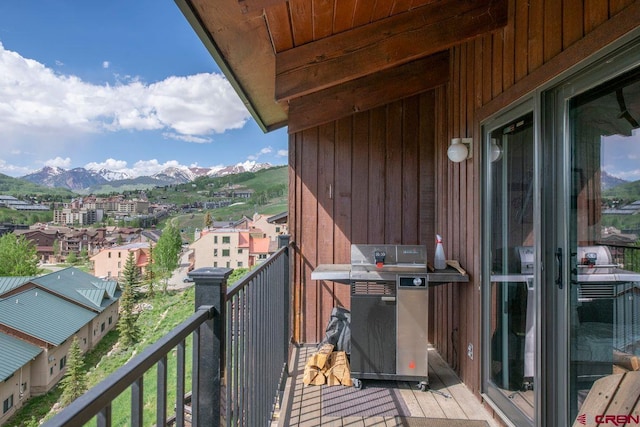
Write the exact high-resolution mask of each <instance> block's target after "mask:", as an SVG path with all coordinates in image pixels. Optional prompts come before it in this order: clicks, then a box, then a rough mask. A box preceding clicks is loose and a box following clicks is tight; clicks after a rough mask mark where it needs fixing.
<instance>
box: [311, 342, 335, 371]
mask: <svg viewBox="0 0 640 427" xmlns="http://www.w3.org/2000/svg"><path fill="white" fill-rule="evenodd" d="M332 352H333V344H323V345H322V347H320V350H318V351H317V352H315V353H313V354H312V355H311V357H309V360H308V361H307V364H308V365H311V366H315V367H317V368H319V369H322V368H324V367H325V365H326V364H327V361H328V360H329V356H331V353H332Z"/></svg>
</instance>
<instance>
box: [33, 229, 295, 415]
mask: <svg viewBox="0 0 640 427" xmlns="http://www.w3.org/2000/svg"><path fill="white" fill-rule="evenodd" d="M279 244H280V249H279V250H278V251H277V252H276V253H275V254H273V255H272V256H271V257H269V258H268V259H267V260H266V261H265V262H264V263H263V264H262V265H260V266H259V267H258V268H256V269H255V270H254V271H251V272H249V273H248V274H247V275H246V276H244V277H243V278H241V279H240V280H238V281H237V282H236V283H235V284H234V285H233V287H231V288H229V289H228V290H227V279H228V277H229V275H230V274H231V272H232V271H233V270H231V269H228V268H201V269H197V270H194V271H192V272H191V273H190V274H189V276H190V277H192V278H193V279H194V282H195V290H196V292H195V307H196V312H195V314H193V315H192V316H191V317H190V318H189V319H187V320H185V321H184V322H182V323H181V324H180V325H179V326H177V327H176V328H175V329H173V330H172V331H171V332H169V333H168V334H167V335H166V336H165V337H163V338H162V339H160V340H159V341H158V342H156V343H154V344H152V345H151V346H149V347H147V348H146V349H145V350H144V351H143V352H142V353H140V354H139V355H138V356H136V357H135V358H133V359H132V360H131V361H129V362H127V363H126V364H125V365H124V366H122V367H121V368H120V369H118V370H117V371H116V372H114V373H113V374H111V375H110V376H109V377H107V378H106V379H105V380H104V381H102V382H101V383H100V384H98V385H97V386H95V387H93V388H92V389H91V390H89V391H87V392H86V393H85V394H84V395H82V396H81V397H79V398H78V399H76V400H75V401H74V402H72V403H71V404H70V405H69V406H67V407H66V408H65V409H63V410H62V411H61V412H60V413H58V414H57V415H56V416H55V417H53V418H51V419H50V420H48V421H47V422H45V423H44V426H46V427H54V426H55V427H60V426H81V425H84V424H85V423H87V422H89V421H90V420H91V419H92V418H94V417H96V422H97V426H98V427H109V426H111V423H112V419H111V405H112V402H113V401H114V400H115V399H116V398H117V397H118V396H119V395H120V394H121V393H122V392H123V391H125V390H126V389H127V388H129V387H130V388H131V418H130V425H131V426H142V425H149V424H150V423H149V422H148V421H145V422H143V405H144V400H143V390H144V384H143V376H144V374H145V373H146V372H147V371H149V370H150V369H152V368H153V367H154V366H156V369H157V396H156V404H157V405H156V408H157V409H156V417H155V418H156V419H155V425H156V426H164V425H167V420H168V419H169V418H170V419H171V420H172V424H173V425H176V426H178V427H182V426H184V425H185V414H191V420H190V425H192V426H196V427H197V426H207V427H209V426H211V427H214V426H219V425H223V424H224V425H228V426H259V425H264V426H267V425H269V422H270V419H271V418H272V415H273V411H274V409H275V407H276V403H277V401H278V399H279V398H280V397H281V394H282V392H283V388H284V380H285V379H286V375H287V371H288V369H287V356H288V346H289V337H290V332H289V298H290V293H289V285H290V281H289V249H288V246H289V240H288V236H280V239H279ZM190 335H193V350H192V351H193V363H192V372H191V378H192V380H191V381H192V383H191V390H190V391H191V405H190V406H186V405H185V396H186V395H189V390H188V389H187V386H186V384H185V377H186V372H185V371H186V369H185V366H186V364H185V360H186V359H185V348H186V346H185V343H186V339H187V338H188V337H189V336H190ZM174 349H175V351H176V353H177V358H176V363H177V369H176V372H177V374H176V379H175V383H174V382H173V381H169V379H168V378H167V356H168V354H169V353H170V352H172V351H174ZM170 382H171V384H172V386H175V388H176V396H177V398H176V402H175V404H174V405H175V406H174V408H175V410H174V409H173V408H172V409H171V410H169V409H168V406H169V403H168V402H167V387H168V384H169V383H170ZM173 384H174V385H173ZM172 405H173V404H172ZM169 412H170V417H169V418H168V413H169ZM174 412H175V413H174Z"/></svg>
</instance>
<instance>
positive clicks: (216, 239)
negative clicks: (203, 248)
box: [213, 236, 218, 245]
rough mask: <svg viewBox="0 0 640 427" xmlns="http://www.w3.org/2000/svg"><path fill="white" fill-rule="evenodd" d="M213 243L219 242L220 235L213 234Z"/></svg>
mask: <svg viewBox="0 0 640 427" xmlns="http://www.w3.org/2000/svg"><path fill="white" fill-rule="evenodd" d="M213 243H214V244H216V245H217V244H218V236H213Z"/></svg>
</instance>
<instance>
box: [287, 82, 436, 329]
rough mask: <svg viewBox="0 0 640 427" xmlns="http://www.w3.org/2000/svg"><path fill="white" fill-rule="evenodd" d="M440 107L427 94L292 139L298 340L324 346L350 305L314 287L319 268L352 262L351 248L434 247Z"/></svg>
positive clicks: (339, 290) (341, 290) (337, 291)
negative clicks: (334, 316)
mask: <svg viewBox="0 0 640 427" xmlns="http://www.w3.org/2000/svg"><path fill="white" fill-rule="evenodd" d="M435 101H436V98H435V96H434V92H427V93H425V94H423V95H419V96H415V97H411V98H407V99H406V100H404V101H399V102H394V103H392V104H389V105H386V106H384V107H380V108H376V109H373V110H369V111H366V112H362V113H358V114H355V115H353V116H351V117H349V118H346V119H341V120H339V121H336V122H332V123H330V124H326V125H322V126H318V127H315V128H311V129H308V130H305V131H302V132H298V133H295V134H292V135H290V138H289V144H290V153H294V154H290V161H291V162H293V163H292V165H291V166H292V167H293V168H294V169H295V174H296V176H299V177H300V179H299V180H298V179H297V178H296V179H292V180H291V182H292V187H291V188H290V197H291V200H292V202H291V209H292V212H296V215H295V216H294V221H295V224H294V225H293V227H292V230H294V231H293V232H294V246H295V249H296V251H295V253H296V255H297V256H296V257H295V259H294V263H295V265H294V271H295V272H296V273H295V274H296V277H297V280H296V282H295V283H296V286H297V287H298V289H297V290H296V295H298V297H297V298H299V305H298V307H300V308H301V311H300V313H298V315H296V319H297V321H298V322H299V324H298V325H297V326H296V329H295V330H296V331H297V332H298V335H297V336H295V339H296V340H298V341H300V342H318V341H320V340H322V338H323V337H324V331H325V328H326V326H327V322H328V320H329V315H330V312H331V309H332V308H333V307H334V306H343V307H347V308H348V307H349V305H350V302H349V287H348V286H346V285H342V284H334V283H332V282H324V281H322V282H317V281H312V280H311V277H310V276H311V271H312V270H313V268H314V267H315V266H317V265H318V264H320V263H349V260H350V248H351V244H352V243H398V244H426V245H428V247H431V246H433V242H434V233H435V231H434V225H435V203H434V194H433V193H434V189H435V182H436V179H435V175H436V173H435V151H436V150H435V149H434V141H435V140H436V137H435V134H436V130H437V129H438V127H437V126H436V123H435V116H436V107H435ZM442 116H443V114H440V117H442ZM298 212H300V215H298V214H297V213H298Z"/></svg>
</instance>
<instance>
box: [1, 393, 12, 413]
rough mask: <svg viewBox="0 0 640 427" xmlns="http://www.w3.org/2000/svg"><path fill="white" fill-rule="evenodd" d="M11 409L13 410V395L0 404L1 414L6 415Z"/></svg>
mask: <svg viewBox="0 0 640 427" xmlns="http://www.w3.org/2000/svg"><path fill="white" fill-rule="evenodd" d="M11 408H13V394H12V395H11V396H9V397H7V398H6V399H5V400H4V402H2V413H3V414H6V413H7V412H9V409H11Z"/></svg>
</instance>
